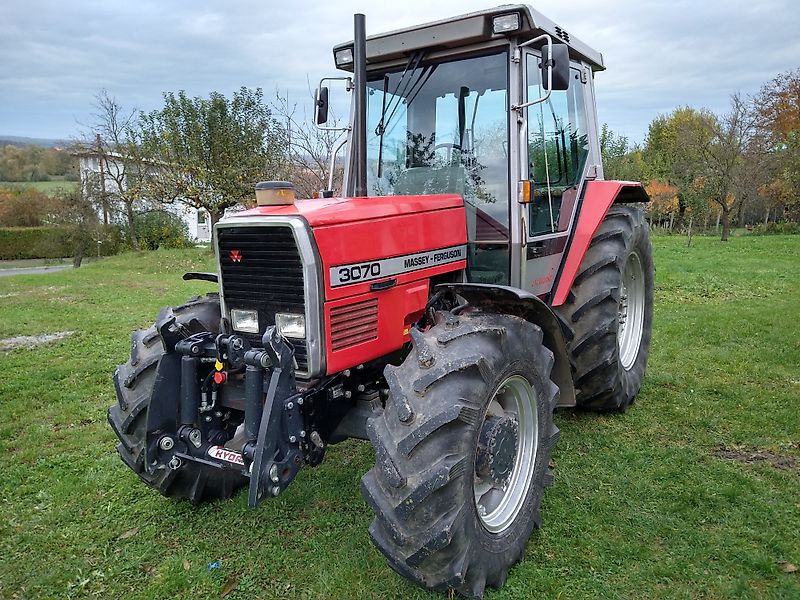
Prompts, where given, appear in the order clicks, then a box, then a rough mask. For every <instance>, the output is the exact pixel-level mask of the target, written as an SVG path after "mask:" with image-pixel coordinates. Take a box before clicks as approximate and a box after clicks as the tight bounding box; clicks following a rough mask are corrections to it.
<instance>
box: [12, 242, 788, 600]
mask: <svg viewBox="0 0 800 600" xmlns="http://www.w3.org/2000/svg"><path fill="white" fill-rule="evenodd" d="M654 244H655V251H656V262H657V269H658V271H657V277H656V280H657V284H656V287H657V302H656V314H655V328H654V335H653V347H652V351H651V356H650V365H649V368H648V375H647V380H646V383H645V386H644V388H643V390H642V392H641V395H640V396H639V399H638V400H637V402H636V404H635V405H634V407H633V408H632V409H631V410H630V411H628V412H627V413H626V414H624V415H616V416H597V415H593V414H584V413H573V412H562V413H559V414H558V416H557V422H558V424H559V426H560V427H561V430H562V436H561V441H560V443H559V445H558V447H557V448H556V450H555V454H554V462H555V465H556V473H557V475H556V485H555V487H553V488H550V489H549V490H548V492H547V494H546V496H545V500H544V505H543V515H544V529H543V530H541V531H540V532H538V533H536V534H534V537H533V538H532V541H531V543H530V544H529V547H528V551H527V554H526V558H525V560H524V562H522V563H521V564H519V565H518V566H516V567H515V568H514V569H513V570H512V572H511V575H510V577H509V579H508V582H507V583H506V586H505V588H504V589H503V590H501V591H500V592H495V591H487V598H533V597H540V598H554V597H561V598H798V597H800V577H799V576H800V573H795V574H787V573H784V572H783V569H784V568H785V565H782V564H781V561H788V562H790V563H794V564H800V472H799V471H798V466H797V465H798V461H800V237H798V236H795V237H788V236H787V237H778V236H776V237H750V236H744V237H737V238H734V239H733V240H732V241H731V242H729V243H727V244H723V243H720V242H719V241H718V240H716V239H714V238H711V237H708V238H706V237H697V238H695V239H694V241H693V244H692V247H691V248H687V247H686V242H685V239H682V238H667V237H657V238H655V240H654ZM211 267H212V260H211V257H210V256H209V255H208V254H207V253H206V252H205V251H202V250H197V249H193V250H182V251H159V252H153V253H147V254H126V255H122V256H118V257H112V258H109V259H107V260H105V261H103V262H101V263H96V264H91V265H88V266H86V267H83V268H81V269H80V270H77V271H72V270H70V271H65V272H60V273H54V274H51V275H46V276H44V275H40V276H30V277H26V276H14V277H7V278H3V279H0V338H6V337H10V336H15V335H35V334H42V333H49V332H54V331H64V330H72V331H74V332H75V333H74V334H73V335H72V336H71V337H68V338H66V339H64V340H62V341H60V342H57V343H54V344H52V345H50V346H44V347H38V348H36V349H29V350H15V351H12V352H10V353H7V354H5V355H2V356H0V473H1V475H0V498H2V503H3V511H2V517H0V597H3V598H65V597H75V598H77V597H107V598H116V597H126V598H127V597H130V598H172V597H180V598H193V599H196V598H214V597H216V598H219V597H220V596H221V595H223V593H224V592H225V591H228V590H230V591H229V593H228V594H227V595H225V597H226V598H287V597H292V598H437V597H443V596H440V595H434V594H428V593H426V592H424V591H421V590H419V589H417V588H415V587H413V586H412V585H410V584H408V583H406V582H405V581H404V580H403V579H401V578H400V577H399V576H397V575H395V574H394V572H393V571H391V569H389V568H388V567H387V566H386V564H385V563H384V561H383V559H382V557H381V556H380V555H379V553H378V552H377V551H376V550H375V549H374V548H373V547H372V545H371V544H370V541H369V537H368V534H367V527H368V525H369V522H370V520H371V518H372V517H371V514H370V510H369V508H368V507H367V506H366V505H365V504H364V502H363V501H362V500H361V497H360V494H359V489H358V484H359V478H360V477H361V475H362V474H363V473H364V472H365V471H366V470H367V469H368V468H369V467H370V465H371V462H372V451H371V449H370V448H369V446H368V445H366V444H363V443H357V442H354V441H353V442H347V443H345V444H342V445H339V446H337V447H334V448H332V449H331V450H330V452H329V455H328V459H327V461H326V462H325V463H324V464H323V465H322V466H321V467H319V468H317V469H306V470H304V471H302V472H301V474H300V475H299V477H298V478H297V480H296V481H295V483H294V484H293V485H292V486H291V487H290V488H289V490H287V492H286V493H285V494H283V495H282V496H281V497H279V498H278V499H275V500H272V501H268V502H265V503H264V504H263V505H262V506H261V507H260V508H258V509H255V510H251V509H248V508H247V506H246V504H247V502H246V494H244V493H240V494H239V495H238V496H236V497H235V498H234V499H233V500H232V501H229V502H218V503H214V504H210V505H205V506H202V507H199V508H193V507H192V506H191V505H189V504H187V503H182V502H180V503H179V502H173V501H171V500H169V499H165V498H162V497H160V496H158V495H157V494H155V493H154V492H152V491H150V490H148V489H146V488H145V487H144V486H143V485H142V484H141V483H140V482H139V481H138V479H137V478H136V476H135V475H134V474H133V473H131V472H130V471H128V470H127V469H126V468H125V467H123V465H122V463H120V461H119V460H118V459H117V457H116V455H115V453H114V450H113V448H114V444H115V438H114V436H113V434H112V433H111V431H110V429H109V428H108V426H107V424H106V420H105V412H106V408H107V406H108V405H110V404H111V403H112V402H114V393H113V389H112V384H111V379H110V375H111V372H112V371H113V369H114V366H115V365H116V364H117V363H120V362H123V361H124V360H126V359H127V355H128V352H129V333H130V331H131V330H132V329H134V328H137V327H141V326H145V325H148V324H149V323H150V322H151V321H152V320H153V318H154V316H155V314H156V312H157V310H158V308H159V307H160V306H162V305H165V304H178V303H180V302H182V301H183V300H184V299H185V298H186V297H188V296H190V295H193V294H197V293H202V292H205V291H210V290H211V289H212V285H211V284H208V283H203V282H188V283H187V282H183V281H181V280H180V275H181V274H182V273H183V272H184V271H187V270H203V269H209V268H211ZM756 451H758V452H761V454H759V455H758V456H761V457H767V458H766V459H764V460H760V459H759V460H754V461H753V460H750V461H749V462H748V461H747V460H746V459H747V458H748V457H750V458H752V457H753V456H755V455H754V454H752V453H753V452H756ZM723 456H724V457H723ZM737 457H741V459H742V460H736V458H737ZM773 458H774V460H773ZM217 560H219V561H220V566H219V568H217V569H209V568H208V565H209V563H212V562H213V561H217Z"/></svg>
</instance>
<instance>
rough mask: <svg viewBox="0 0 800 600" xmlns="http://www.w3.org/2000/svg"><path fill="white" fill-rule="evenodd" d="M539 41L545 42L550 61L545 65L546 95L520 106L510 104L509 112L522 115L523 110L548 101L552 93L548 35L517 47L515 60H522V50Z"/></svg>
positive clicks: (551, 62) (551, 64) (550, 39)
mask: <svg viewBox="0 0 800 600" xmlns="http://www.w3.org/2000/svg"><path fill="white" fill-rule="evenodd" d="M541 41H546V42H547V56H548V57H549V59H550V64H548V65H547V93H546V94H545V95H544V96H542V97H541V98H538V99H536V100H531V101H530V102H524V103H522V104H512V105H511V110H516V111H517V112H519V113H520V114H521V113H522V109H523V108H527V107H529V106H533V105H534V104H539V103H541V102H544V101H545V100H547V99H549V98H550V94H552V93H553V38H551V37H550V36H549V35H548V34H546V33H545V34H542V35H540V36H539V37H535V38H533V39H532V40H528V41H527V42H523V43H522V44H520V45H519V46H517V48H516V50H514V52H515V55H516V56H515V58H516V59H517V60H518V61H520V60H522V48H524V47H525V46H530V45H531V44H535V43H536V42H541ZM542 60H544V59H542Z"/></svg>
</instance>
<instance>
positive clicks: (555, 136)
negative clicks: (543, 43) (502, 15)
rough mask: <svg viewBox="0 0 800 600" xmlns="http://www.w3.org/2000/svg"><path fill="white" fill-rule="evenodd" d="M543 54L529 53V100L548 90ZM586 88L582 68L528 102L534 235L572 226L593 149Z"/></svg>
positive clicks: (531, 234)
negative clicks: (561, 86) (563, 86)
mask: <svg viewBox="0 0 800 600" xmlns="http://www.w3.org/2000/svg"><path fill="white" fill-rule="evenodd" d="M540 63H541V59H540V58H539V57H538V56H535V55H533V54H529V55H528V57H527V64H526V69H527V76H528V99H536V98H540V97H541V96H543V95H544V94H545V92H546V91H545V90H544V89H543V87H542V81H541V67H540ZM583 94H584V88H583V84H582V83H581V75H580V71H579V70H578V69H570V86H569V89H568V90H566V91H554V92H552V93H551V94H550V98H548V99H547V100H545V101H544V102H540V103H538V104H534V105H533V106H530V107H528V168H529V178H530V179H531V181H532V184H533V185H532V188H533V189H532V192H533V199H532V201H531V203H530V214H529V224H530V225H529V231H528V234H529V236H537V235H545V234H548V233H556V232H561V231H566V230H567V228H568V227H569V222H570V219H571V217H572V213H573V209H574V207H575V203H576V202H577V198H578V186H579V185H580V182H581V176H582V175H583V170H584V167H585V165H586V157H587V155H588V153H589V141H588V135H587V126H586V110H585V106H584V96H583Z"/></svg>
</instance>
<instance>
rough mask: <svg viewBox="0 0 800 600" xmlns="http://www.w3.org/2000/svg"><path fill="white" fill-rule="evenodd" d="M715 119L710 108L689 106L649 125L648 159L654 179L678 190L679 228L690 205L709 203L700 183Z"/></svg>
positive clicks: (677, 220)
mask: <svg viewBox="0 0 800 600" xmlns="http://www.w3.org/2000/svg"><path fill="white" fill-rule="evenodd" d="M714 122H715V117H714V115H713V114H711V113H710V112H709V111H707V110H697V109H694V108H690V107H688V106H685V107H681V108H677V109H675V110H674V111H673V112H672V113H670V114H669V115H660V116H658V117H656V118H655V119H653V121H652V122H651V123H650V127H649V128H648V132H647V139H646V141H645V146H644V150H643V154H644V160H645V162H646V163H647V165H648V168H649V171H650V174H651V176H652V177H653V178H654V179H658V180H660V181H661V182H663V183H667V184H669V185H670V186H673V187H675V188H676V189H677V190H678V193H677V219H676V221H675V225H676V226H677V227H678V228H680V227H681V226H682V224H683V220H684V216H685V214H686V210H687V209H688V208H689V206H694V207H695V208H696V209H700V210H702V209H704V207H705V204H706V202H707V198H706V197H705V195H704V193H703V192H704V189H703V187H702V185H698V183H699V182H700V181H702V177H703V167H702V161H701V157H700V148H701V147H702V146H703V145H704V144H706V143H709V142H710V138H711V135H712V134H711V131H712V130H713V127H714V126H713V123H714Z"/></svg>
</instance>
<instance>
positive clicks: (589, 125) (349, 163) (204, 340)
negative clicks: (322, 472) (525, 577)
mask: <svg viewBox="0 0 800 600" xmlns="http://www.w3.org/2000/svg"><path fill="white" fill-rule="evenodd" d="M333 57H334V61H335V64H336V67H337V68H338V69H340V70H342V71H345V77H343V78H338V81H339V83H337V85H340V86H341V87H342V88H344V89H345V90H346V91H347V92H348V93H351V94H352V102H351V110H350V117H349V120H348V122H347V124H346V125H345V126H343V127H342V130H343V132H342V139H343V142H342V144H341V146H343V147H345V148H346V157H345V159H344V161H343V162H344V165H345V167H344V176H343V184H342V192H341V194H340V195H335V194H334V192H333V191H332V190H330V189H328V190H321V191H320V194H319V198H315V199H298V200H296V199H295V197H294V190H293V187H292V185H291V184H290V183H287V182H276V181H266V182H261V183H258V184H257V185H256V190H255V197H256V206H255V208H252V209H249V210H245V211H242V212H238V213H235V214H232V215H229V216H227V217H226V218H224V219H223V220H221V221H220V222H219V223H218V224H217V225H216V228H215V236H214V239H215V244H216V256H217V259H218V265H217V266H218V269H217V273H187V274H186V275H185V276H184V279H205V280H209V281H213V282H218V283H219V293H218V294H209V295H207V296H205V297H200V298H194V299H192V300H190V301H189V302H187V303H186V304H184V305H183V306H180V307H177V308H165V309H163V310H162V311H161V312H160V314H159V315H158V318H157V319H156V322H155V325H154V326H152V327H150V328H149V329H145V330H140V331H136V332H134V334H133V337H132V341H131V356H130V360H129V361H128V362H127V363H125V364H124V365H121V366H120V367H119V368H118V369H117V370H116V371H115V373H114V385H115V386H116V393H117V399H118V402H117V404H115V405H114V406H112V407H111V408H110V410H109V412H108V419H109V422H110V423H111V426H112V427H113V429H114V431H115V432H116V434H117V436H118V437H119V440H120V443H119V445H118V446H117V450H118V452H119V455H120V456H121V458H122V460H123V461H124V462H125V464H126V465H128V467H130V468H131V469H132V470H133V471H134V472H135V473H136V474H137V475H138V476H139V477H140V478H141V479H142V480H143V481H144V482H145V483H146V484H147V485H148V486H150V487H152V488H154V489H156V490H158V491H159V492H160V493H162V494H163V495H165V496H171V497H175V498H186V499H189V500H190V501H192V502H195V503H197V502H201V501H206V500H216V499H223V498H229V497H230V496H231V495H232V494H234V493H235V492H236V490H237V489H239V488H241V487H247V488H248V490H249V491H248V494H249V496H248V497H249V504H250V505H251V506H257V505H258V504H259V503H260V502H261V501H262V500H264V499H266V498H271V497H275V496H278V495H279V494H283V493H291V491H287V488H288V486H289V484H290V483H291V482H292V480H293V479H294V478H295V476H296V474H297V472H298V470H300V469H301V468H303V467H305V466H315V465H318V464H320V462H321V461H322V460H323V459H324V457H325V453H326V451H327V449H328V446H329V445H331V444H335V443H337V442H339V441H342V440H344V439H347V438H359V439H363V440H368V441H369V442H370V443H371V444H372V447H373V448H374V451H375V466H374V467H372V469H370V470H369V471H368V472H367V473H366V475H364V477H363V479H362V483H361V490H362V492H363V495H364V498H365V500H366V501H367V503H368V504H369V506H370V507H371V508H372V510H373V511H374V513H375V518H374V520H373V521H372V524H371V526H370V528H369V533H370V536H371V538H372V540H373V541H374V543H375V545H376V546H377V547H378V549H379V550H380V551H381V552H382V553H383V554H384V555H385V557H386V559H387V561H388V563H389V565H390V566H391V567H392V568H393V569H395V570H396V571H397V572H398V573H400V574H401V575H403V576H405V577H407V578H408V579H410V580H412V581H413V582H415V583H417V584H419V585H420V586H423V587H425V588H429V589H434V590H441V591H449V590H455V591H457V592H459V593H461V594H463V595H466V596H472V597H481V596H482V595H483V592H484V588H485V586H486V585H489V586H494V587H496V588H499V587H500V586H502V585H503V582H504V581H505V579H506V576H507V575H508V571H509V569H510V568H511V566H512V565H514V564H515V563H516V562H517V561H519V560H520V558H521V557H522V555H523V553H524V550H525V545H526V543H527V541H528V538H529V537H530V535H531V532H532V531H533V528H534V527H535V526H539V525H540V523H541V518H540V513H539V507H540V502H541V500H542V494H543V492H544V488H545V487H546V486H548V485H549V484H551V483H552V481H553V474H552V472H551V470H550V454H551V451H552V449H553V447H554V445H555V443H556V441H557V440H558V437H559V431H558V428H557V427H556V425H555V424H554V422H553V411H554V410H555V409H556V408H558V407H580V408H584V409H590V410H593V411H622V410H625V409H626V408H627V407H628V406H629V405H630V404H631V402H633V400H634V398H635V396H636V394H637V393H638V391H639V389H640V386H641V384H642V378H643V376H644V371H645V365H646V362H647V355H648V349H649V345H650V331H651V321H652V303H653V262H652V256H651V248H650V241H649V238H648V229H647V226H646V224H645V221H644V219H643V216H642V212H641V208H640V206H639V203H642V202H647V200H648V198H647V195H646V193H645V191H644V189H643V188H642V186H641V184H639V183H633V182H626V181H606V180H604V179H603V167H602V162H601V159H600V145H599V142H598V134H597V129H598V128H597V117H596V114H595V112H596V111H595V95H594V76H595V73H597V72H598V71H602V70H603V69H604V65H603V57H602V55H601V54H600V53H598V52H596V51H594V50H592V49H591V48H590V47H589V46H587V45H586V44H585V43H583V42H582V41H580V40H579V39H578V38H576V37H575V36H574V35H572V33H571V32H570V31H568V30H566V29H564V28H562V27H561V26H559V25H556V24H555V23H553V22H552V21H550V20H548V19H547V18H545V17H544V16H543V15H541V14H539V13H538V12H536V11H535V10H532V9H531V8H529V7H527V6H524V5H506V6H501V7H499V8H495V9H491V10H485V11H481V12H476V13H472V14H467V15H464V16H460V17H455V18H452V19H447V20H444V21H437V22H434V23H428V24H425V25H420V26H418V27H411V28H408V29H402V30H399V31H393V32H390V33H385V34H379V35H374V36H371V37H368V38H367V37H366V35H365V20H364V16H363V15H356V17H355V35H354V41H351V42H346V43H343V44H340V45H338V46H336V47H334V49H333ZM324 82H325V80H323V81H322V82H321V83H320V87H319V89H318V90H317V94H316V114H315V119H316V121H317V124H318V125H319V126H320V127H328V126H327V125H325V123H326V122H327V113H328V96H329V88H328V87H327V86H323V85H322V83H324ZM340 93H342V94H343V93H345V92H344V91H342V92H340ZM330 128H333V127H330ZM331 164H332V165H336V164H341V160H340V161H339V163H337V162H336V159H335V153H334V157H333V158H332V160H331ZM329 187H332V185H329Z"/></svg>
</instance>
